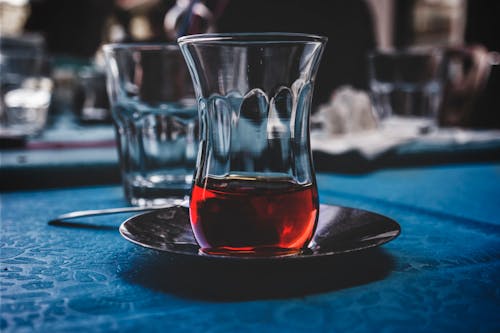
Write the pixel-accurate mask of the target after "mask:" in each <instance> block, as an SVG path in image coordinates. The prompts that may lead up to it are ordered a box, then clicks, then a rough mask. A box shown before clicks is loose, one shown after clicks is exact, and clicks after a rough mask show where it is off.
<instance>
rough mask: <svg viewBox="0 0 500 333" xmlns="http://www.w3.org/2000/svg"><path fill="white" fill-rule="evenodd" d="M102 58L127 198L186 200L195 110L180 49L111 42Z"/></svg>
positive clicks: (194, 150)
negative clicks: (104, 64)
mask: <svg viewBox="0 0 500 333" xmlns="http://www.w3.org/2000/svg"><path fill="white" fill-rule="evenodd" d="M104 54H105V58H106V63H107V79H108V80H107V83H108V95H109V97H110V100H111V109H112V116H113V119H114V124H115V129H116V136H117V141H118V151H119V156H120V162H121V169H122V180H123V185H124V191H125V196H126V198H127V199H128V200H129V201H130V203H132V204H133V205H140V206H149V205H158V204H165V203H170V202H172V200H173V199H175V198H177V199H178V198H183V197H185V196H188V194H189V190H190V188H191V183H192V179H193V172H194V165H195V161H196V153H197V147H198V136H197V135H198V112H197V108H196V99H195V96H194V91H193V85H192V82H191V79H190V76H189V74H188V68H187V66H186V63H185V61H184V58H183V56H182V54H181V52H180V49H179V47H178V46H177V45H176V44H110V45H105V46H104Z"/></svg>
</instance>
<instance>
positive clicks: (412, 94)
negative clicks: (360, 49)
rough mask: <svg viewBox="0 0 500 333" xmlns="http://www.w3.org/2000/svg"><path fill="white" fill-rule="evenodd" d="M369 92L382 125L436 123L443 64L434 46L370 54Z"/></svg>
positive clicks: (429, 126) (431, 125)
mask: <svg viewBox="0 0 500 333" xmlns="http://www.w3.org/2000/svg"><path fill="white" fill-rule="evenodd" d="M368 62H369V74H370V92H371V97H372V100H373V105H374V108H375V111H376V114H377V116H378V117H379V119H380V121H381V124H382V125H384V124H389V125H390V124H394V125H397V126H399V125H412V126H416V127H419V128H420V129H421V130H422V131H424V130H429V129H432V128H434V127H436V125H437V120H438V111H439V108H440V106H441V101H442V97H443V83H444V78H445V75H444V74H445V67H444V62H443V54H442V51H441V50H439V49H437V48H413V49H412V48H410V49H401V50H380V51H375V52H372V53H370V54H369V56H368Z"/></svg>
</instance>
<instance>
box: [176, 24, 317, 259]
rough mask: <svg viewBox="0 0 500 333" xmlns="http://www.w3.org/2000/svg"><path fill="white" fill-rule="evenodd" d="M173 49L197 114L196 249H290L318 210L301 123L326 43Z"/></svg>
mask: <svg viewBox="0 0 500 333" xmlns="http://www.w3.org/2000/svg"><path fill="white" fill-rule="evenodd" d="M178 43H179V45H180V47H181V50H182V52H183V54H184V56H185V58H186V61H187V63H188V67H189V69H190V72H191V76H192V78H193V82H194V87H195V92H196V97H197V100H198V111H199V114H200V149H199V154H198V161H197V166H196V172H195V179H194V182H193V187H192V190H191V201H190V218H191V225H192V228H193V231H194V234H195V237H196V240H197V241H198V243H199V245H200V247H201V250H202V252H205V253H210V254H221V255H240V254H245V255H248V254H250V255H285V254H291V253H297V252H299V251H300V250H301V249H302V248H303V247H304V246H305V245H307V243H308V242H309V240H310V239H311V237H312V235H313V232H314V229H315V226H316V222H317V218H318V213H319V201H318V193H317V186H316V180H315V175H314V169H313V163H312V157H311V150H310V144H309V118H310V111H311V99H312V94H313V86H314V80H315V76H316V72H317V69H318V65H319V61H320V57H321V54H322V51H323V48H324V45H325V43H326V38H324V37H320V36H313V35H305V34H284V33H281V34H280V33H261V34H205V35H192V36H187V37H182V38H180V39H179V40H178Z"/></svg>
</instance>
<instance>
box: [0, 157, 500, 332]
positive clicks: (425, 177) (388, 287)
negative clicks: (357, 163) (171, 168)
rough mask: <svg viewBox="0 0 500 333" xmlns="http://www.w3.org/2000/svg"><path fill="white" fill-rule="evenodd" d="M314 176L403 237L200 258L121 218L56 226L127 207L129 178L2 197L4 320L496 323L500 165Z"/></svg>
mask: <svg viewBox="0 0 500 333" xmlns="http://www.w3.org/2000/svg"><path fill="white" fill-rule="evenodd" d="M318 184H319V189H320V199H321V201H322V202H323V203H331V204H338V205H344V206H351V207H358V208H363V209H367V210H371V211H375V212H378V213H381V214H384V215H387V216H389V217H391V218H393V219H395V220H397V221H398V222H399V223H400V224H401V226H402V230H403V231H402V234H401V236H400V237H399V238H397V239H396V240H394V241H392V242H390V243H388V244H386V245H384V246H382V247H381V248H377V249H373V250H370V251H366V252H361V253H355V254H352V255H347V256H341V257H339V258H338V260H326V261H320V262H316V263H311V264H307V263H302V264H300V265H290V266H287V265H281V266H279V267H273V265H268V266H265V265H264V266H262V267H260V268H259V267H255V266H252V265H250V266H249V267H244V266H241V265H239V266H235V267H230V266H231V265H221V264H214V263H206V264H200V263H199V262H198V263H196V262H190V261H189V260H187V261H183V260H182V259H179V258H178V257H172V256H169V255H166V254H162V253H158V252H155V251H152V250H148V249H145V248H141V247H139V246H136V245H134V244H131V243H129V242H127V241H126V240H124V239H122V238H121V236H120V235H119V233H118V230H117V226H118V225H119V224H120V223H121V221H123V219H124V218H125V216H118V215H114V216H107V217H99V218H97V217H95V218H90V219H86V220H82V221H81V222H84V223H86V224H87V227H83V226H82V227H81V228H75V227H72V228H69V227H68V228H65V227H56V226H49V225H47V221H48V220H49V219H50V218H52V217H54V216H56V215H58V214H61V213H64V212H68V211H72V210H80V209H91V208H105V207H114V206H120V205H124V204H125V202H124V200H123V196H122V192H121V188H120V187H119V186H93V187H78V188H65V189H53V190H43V189H42V190H31V191H14V192H4V193H2V195H1V220H0V222H1V234H0V279H1V280H0V295H1V299H0V300H1V303H0V309H1V315H0V316H1V318H0V329H1V331H2V332H19V331H23V330H26V331H42V332H94V331H107V332H108V331H120V332H128V331H130V332H138V331H140V332H157V331H158V332H160V331H161V332H259V333H264V332H281V331H284V332H311V331H312V332H351V333H355V332H448V331H449V332H499V331H500V320H499V319H500V317H499V315H498V314H499V313H500V289H499V283H498V282H499V281H500V279H499V278H500V260H499V259H500V243H499V241H500V219H499V214H500V164H498V163H496V164H493V163H485V164H479V163H475V164H462V165H454V166H434V167H427V168H407V169H404V170H384V171H377V172H373V173H369V174H364V175H351V176H346V175H335V174H331V173H320V174H318ZM243 274H244V275H245V276H246V278H242V277H243ZM267 285H270V286H272V288H266V286H267Z"/></svg>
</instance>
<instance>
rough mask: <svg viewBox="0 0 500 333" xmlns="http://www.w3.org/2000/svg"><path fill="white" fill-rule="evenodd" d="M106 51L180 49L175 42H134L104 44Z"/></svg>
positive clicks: (103, 48)
mask: <svg viewBox="0 0 500 333" xmlns="http://www.w3.org/2000/svg"><path fill="white" fill-rule="evenodd" d="M102 50H103V51H104V52H110V51H117V50H125V51H129V50H133V51H164V50H167V51H169V50H179V51H180V48H179V45H178V44H177V43H175V42H164V43H161V42H154V43H153V42H134V43H108V44H104V45H103V46H102Z"/></svg>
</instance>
